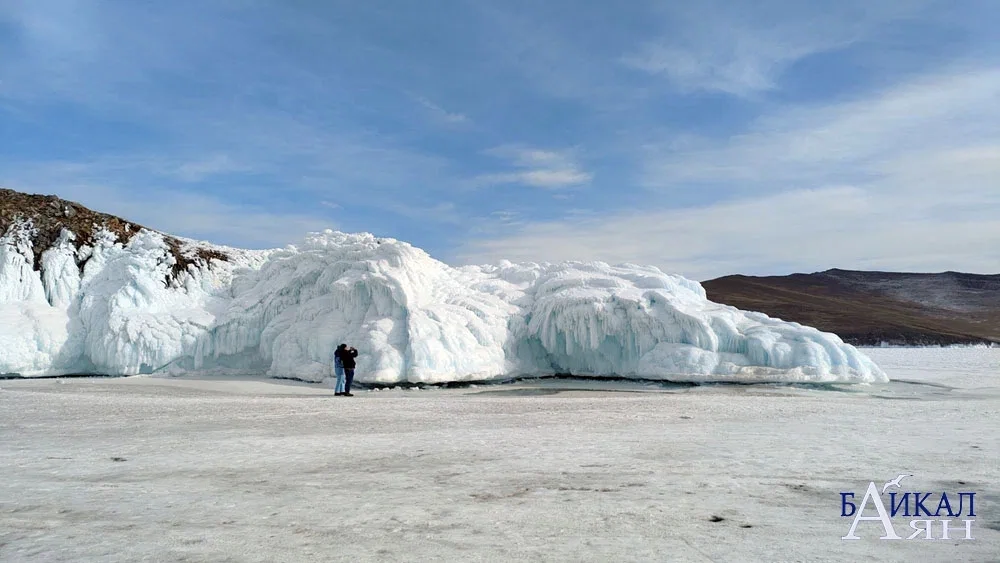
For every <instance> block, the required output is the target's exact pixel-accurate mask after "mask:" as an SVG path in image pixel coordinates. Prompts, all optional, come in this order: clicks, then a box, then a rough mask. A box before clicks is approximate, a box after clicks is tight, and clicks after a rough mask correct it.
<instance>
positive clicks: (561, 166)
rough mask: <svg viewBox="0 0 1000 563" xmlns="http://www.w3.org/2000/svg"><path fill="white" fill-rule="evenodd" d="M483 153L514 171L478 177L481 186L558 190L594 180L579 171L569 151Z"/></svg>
mask: <svg viewBox="0 0 1000 563" xmlns="http://www.w3.org/2000/svg"><path fill="white" fill-rule="evenodd" d="M486 152H487V154H489V155H490V156H494V157H497V158H500V159H504V160H507V161H508V163H509V165H510V166H511V167H513V168H516V169H517V170H515V171H511V172H500V173H495V174H483V175H480V176H478V177H477V178H476V182H477V183H478V184H480V185H495V184H521V185H525V186H531V187H535V188H543V189H558V188H567V187H572V186H579V185H582V184H586V183H588V182H590V180H591V179H592V178H593V175H592V174H590V173H589V172H585V171H584V170H582V169H581V168H580V165H579V164H578V163H577V161H576V157H575V155H574V154H573V151H570V150H563V151H552V150H543V149H536V148H528V147H522V146H516V145H508V146H501V147H496V148H493V149H490V150H489V151H486Z"/></svg>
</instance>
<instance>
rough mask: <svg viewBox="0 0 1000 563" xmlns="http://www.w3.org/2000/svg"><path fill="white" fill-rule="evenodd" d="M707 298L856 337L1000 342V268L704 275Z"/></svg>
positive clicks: (858, 340) (861, 341)
mask: <svg viewBox="0 0 1000 563" xmlns="http://www.w3.org/2000/svg"><path fill="white" fill-rule="evenodd" d="M702 285H703V286H704V287H705V290H706V292H707V293H708V298H709V299H711V300H712V301H716V302H719V303H725V304H727V305H732V306H734V307H738V308H740V309H747V310H752V311H760V312H762V313H765V314H767V315H769V316H772V317H778V318H781V319H783V320H787V321H795V322H798V323H802V324H805V325H810V326H814V327H816V328H818V329H820V330H823V331H827V332H833V333H835V334H837V335H839V336H840V337H841V338H843V339H844V340H845V341H847V342H850V343H852V344H857V345H878V344H879V343H881V342H887V343H890V344H899V345H937V344H942V345H944V344H969V343H985V342H1000V275H994V276H988V275H976V274H961V273H957V272H945V273H942V274H901V273H888V272H857V271H848V270H829V271H826V272H819V273H815V274H793V275H790V276H771V277H751V276H726V277H722V278H718V279H714V280H710V281H707V282H703V283H702Z"/></svg>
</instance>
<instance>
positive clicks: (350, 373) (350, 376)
mask: <svg viewBox="0 0 1000 563" xmlns="http://www.w3.org/2000/svg"><path fill="white" fill-rule="evenodd" d="M344 375H345V376H346V377H347V382H346V384H345V385H344V393H350V392H351V384H352V383H354V368H344Z"/></svg>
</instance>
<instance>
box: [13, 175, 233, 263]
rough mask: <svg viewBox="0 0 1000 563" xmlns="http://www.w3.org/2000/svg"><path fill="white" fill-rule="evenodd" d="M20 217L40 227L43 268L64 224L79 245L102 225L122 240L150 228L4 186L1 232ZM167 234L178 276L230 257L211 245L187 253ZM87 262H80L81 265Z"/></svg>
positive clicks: (37, 244)
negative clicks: (44, 258) (190, 268)
mask: <svg viewBox="0 0 1000 563" xmlns="http://www.w3.org/2000/svg"><path fill="white" fill-rule="evenodd" d="M18 219H31V221H32V223H33V224H34V227H35V229H37V230H38V234H37V235H36V236H35V237H34V238H33V240H32V246H33V248H32V250H33V251H34V254H35V269H36V270H40V269H41V257H42V253H43V252H44V251H45V250H47V249H48V248H49V247H51V246H52V245H53V243H55V241H56V240H58V238H59V234H60V233H61V232H62V230H63V229H64V228H65V229H69V230H70V231H72V232H73V234H74V235H76V241H75V244H76V246H77V248H79V247H80V246H83V245H89V244H91V243H92V242H93V237H94V233H95V232H96V231H97V230H98V229H100V228H101V227H105V228H107V229H108V230H109V231H111V232H112V233H114V234H115V236H116V237H117V240H118V241H119V242H122V243H125V242H128V240H129V239H131V238H132V236H133V235H135V234H136V233H138V232H139V231H140V230H142V229H145V228H146V227H143V226H142V225H138V224H136V223H132V222H130V221H126V220H124V219H122V218H120V217H115V216H114V215H108V214H106V213H98V212H96V211H92V210H90V209H87V208H86V207H84V206H82V205H80V204H78V203H75V202H72V201H66V200H63V199H60V198H58V197H56V196H52V195H34V194H25V193H21V192H17V191H14V190H8V189H4V188H0V235H2V234H4V233H6V232H7V230H8V229H9V228H10V226H11V225H12V224H13V223H14V222H15V221H16V220H18ZM147 230H153V229H147ZM164 238H165V240H166V242H167V245H168V246H169V247H170V251H171V254H173V256H174V258H175V260H176V263H175V264H174V266H173V268H172V272H171V275H172V277H173V278H174V279H176V277H177V276H178V275H179V274H180V273H181V272H183V271H185V270H186V269H187V267H188V266H189V265H191V264H199V263H207V262H208V261H209V260H212V259H217V260H228V257H227V256H226V255H225V254H224V253H222V252H219V251H218V250H214V249H210V248H197V249H195V250H194V253H193V255H185V254H183V253H182V252H181V246H182V243H181V241H180V240H178V239H176V238H174V237H172V236H169V235H164ZM84 262H85V261H84ZM84 262H81V263H80V266H81V267H82V266H83V263H84Z"/></svg>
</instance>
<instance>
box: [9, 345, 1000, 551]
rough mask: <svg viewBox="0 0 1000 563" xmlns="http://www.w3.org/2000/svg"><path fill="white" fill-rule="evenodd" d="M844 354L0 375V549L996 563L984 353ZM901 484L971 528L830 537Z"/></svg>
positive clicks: (998, 514) (995, 352) (992, 354)
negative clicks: (952, 508)
mask: <svg viewBox="0 0 1000 563" xmlns="http://www.w3.org/2000/svg"><path fill="white" fill-rule="evenodd" d="M865 351H866V352H867V353H869V354H871V355H872V357H873V358H874V359H875V360H876V361H878V362H880V364H881V365H883V366H884V367H885V368H886V371H887V372H888V373H889V375H890V376H891V377H892V378H893V379H894V381H891V382H890V383H887V384H873V385H870V386H868V385H862V386H858V385H843V386H832V387H830V388H816V387H801V386H780V385H735V386H734V385H708V386H700V387H682V386H671V387H663V386H658V385H654V384H651V383H638V382H633V383H621V382H601V381H577V380H547V381H541V382H524V383H519V384H514V385H489V386H476V387H471V388H464V389H435V390H392V391H379V392H376V391H362V392H359V393H358V394H357V396H356V397H353V398H334V397H332V396H331V392H330V390H329V389H328V388H325V387H323V386H320V385H315V384H305V383H293V382H283V381H277V380H267V379H243V380H234V379H226V378H201V379H186V378H182V379H177V378H175V379H161V378H150V377H136V378H127V379H61V380H52V379H48V380H13V381H0V387H2V389H0V560H3V561H11V562H16V561H46V562H54V561H248V562H249V561H369V560H379V561H463V562H464V561H509V560H520V561H774V562H777V561H810V562H813V561H838V562H839V561H949V562H951V561H996V560H997V557H998V554H1000V532H998V531H997V530H1000V494H998V485H997V476H998V475H1000V467H998V463H1000V416H998V415H1000V375H998V374H1000V349H992V350H991V349H982V348H978V349H977V348H963V349H898V350H897V349H891V350H878V349H869V350H865ZM115 458H120V459H121V461H115ZM899 473H909V474H913V475H914V476H913V477H910V478H909V479H910V480H911V481H910V482H909V483H908V485H909V487H911V488H908V490H921V491H942V490H944V491H957V490H963V491H967V490H972V491H976V492H977V497H976V513H977V521H976V523H975V525H974V537H975V539H974V540H973V541H959V540H954V541H916V540H913V541H898V542H890V541H879V540H877V539H874V535H875V534H874V530H873V528H875V526H874V525H873V524H862V525H861V530H862V534H863V535H865V536H866V537H865V539H863V540H861V541H855V542H847V541H842V540H841V539H840V538H841V537H842V536H844V535H846V533H847V530H848V528H849V524H850V522H849V520H850V519H848V518H841V517H840V498H839V492H841V491H859V492H861V491H863V490H864V488H865V486H866V485H867V483H868V482H869V481H876V482H879V483H881V482H883V481H885V480H888V479H889V478H891V477H894V476H896V475H897V474H899ZM959 481H961V482H962V483H964V484H958V482H959ZM712 516H719V517H722V518H724V520H722V521H720V522H712V521H710V519H711V517H712ZM745 526H752V527H745ZM904 526H905V524H904ZM866 527H867V530H868V531H867V533H866V532H865V530H866Z"/></svg>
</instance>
